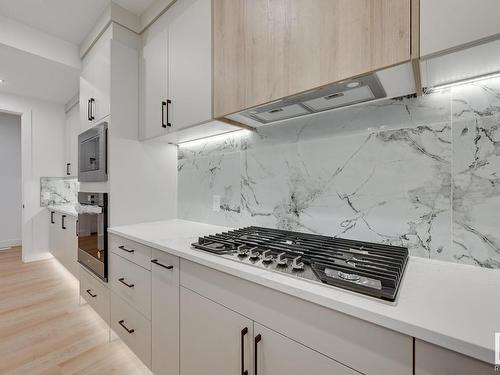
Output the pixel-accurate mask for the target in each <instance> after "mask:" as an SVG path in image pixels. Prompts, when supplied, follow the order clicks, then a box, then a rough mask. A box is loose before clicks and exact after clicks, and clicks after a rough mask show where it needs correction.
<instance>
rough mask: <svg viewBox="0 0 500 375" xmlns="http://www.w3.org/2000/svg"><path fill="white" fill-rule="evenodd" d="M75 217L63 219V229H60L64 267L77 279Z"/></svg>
mask: <svg viewBox="0 0 500 375" xmlns="http://www.w3.org/2000/svg"><path fill="white" fill-rule="evenodd" d="M76 222H77V219H76V217H73V216H68V215H66V217H65V218H64V228H65V229H62V228H61V229H62V240H61V243H62V247H63V249H62V251H63V259H64V266H65V267H66V268H67V269H68V271H70V272H71V273H72V274H73V276H75V277H76V278H78V272H79V271H78V261H77V258H78V238H77V236H76Z"/></svg>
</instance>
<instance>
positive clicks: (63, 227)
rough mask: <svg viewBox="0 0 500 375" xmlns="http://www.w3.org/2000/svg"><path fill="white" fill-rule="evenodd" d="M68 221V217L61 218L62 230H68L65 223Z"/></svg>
mask: <svg viewBox="0 0 500 375" xmlns="http://www.w3.org/2000/svg"><path fill="white" fill-rule="evenodd" d="M65 219H66V215H62V216H61V229H66V223H65V222H64V221H65Z"/></svg>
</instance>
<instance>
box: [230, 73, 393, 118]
mask: <svg viewBox="0 0 500 375" xmlns="http://www.w3.org/2000/svg"><path fill="white" fill-rule="evenodd" d="M386 96H387V94H386V92H385V90H384V88H383V86H382V84H381V83H380V80H379V79H378V77H377V75H376V74H375V73H374V74H371V75H367V76H363V77H358V78H356V79H352V80H347V81H343V82H338V83H334V84H331V85H328V86H324V87H322V88H318V89H315V90H311V91H307V92H305V93H302V94H299V95H295V96H292V97H289V98H286V99H283V100H279V101H276V102H273V103H271V104H266V105H263V106H260V107H257V108H252V109H249V110H246V111H243V112H240V113H239V115H241V116H244V117H247V118H249V119H251V120H253V121H257V122H258V123H260V124H269V123H272V122H275V121H282V120H286V119H291V118H295V117H300V116H305V115H310V114H313V113H319V112H323V111H328V110H331V109H336V108H341V107H346V106H349V105H353V104H358V103H363V102H367V101H371V100H375V99H381V98H385V97H386Z"/></svg>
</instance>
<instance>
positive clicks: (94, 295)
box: [87, 289, 97, 298]
mask: <svg viewBox="0 0 500 375" xmlns="http://www.w3.org/2000/svg"><path fill="white" fill-rule="evenodd" d="M87 293H88V294H89V295H90V296H91V297H92V298H96V297H97V294H92V289H87Z"/></svg>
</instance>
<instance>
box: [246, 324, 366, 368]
mask: <svg viewBox="0 0 500 375" xmlns="http://www.w3.org/2000/svg"><path fill="white" fill-rule="evenodd" d="M254 335H255V338H254V345H255V348H254V351H255V356H256V358H255V363H256V364H257V368H256V371H255V374H256V375H257V374H258V375H275V374H287V375H304V374H308V375H324V374H328V375H359V374H360V373H359V372H357V371H354V370H352V369H351V368H349V367H346V366H344V365H343V364H341V363H339V362H336V361H334V360H333V359H330V358H328V357H325V356H324V355H322V354H320V353H318V352H316V351H314V350H312V349H309V348H308V347H306V346H304V345H302V344H300V343H298V342H296V341H293V340H291V339H289V338H287V337H285V336H283V335H281V334H279V333H277V332H275V331H273V330H271V329H269V328H266V327H264V326H262V325H260V324H258V323H254Z"/></svg>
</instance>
